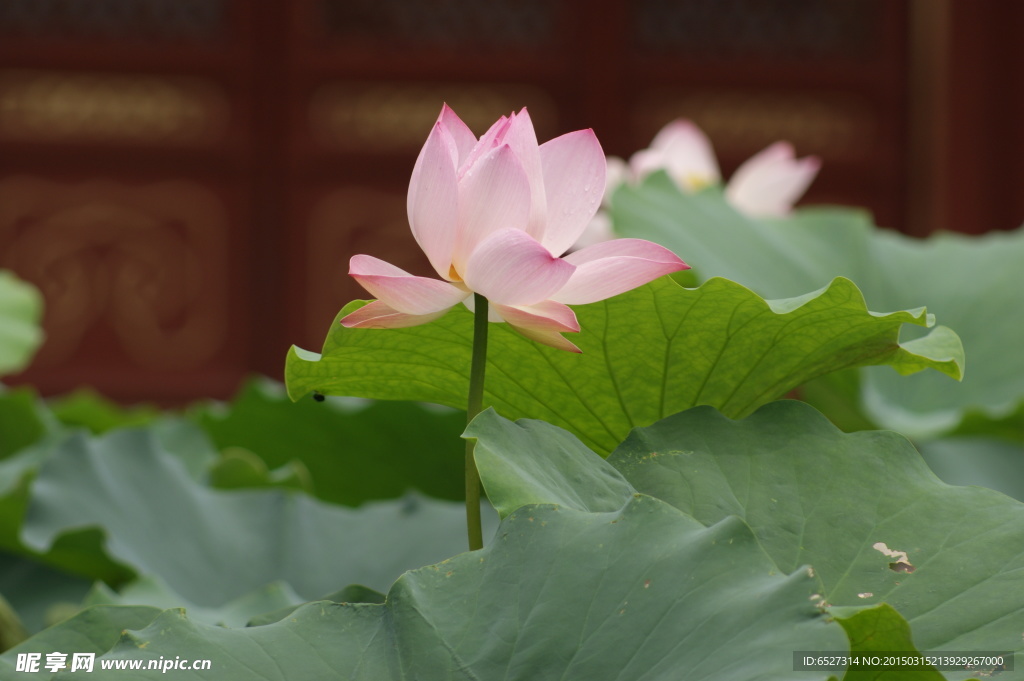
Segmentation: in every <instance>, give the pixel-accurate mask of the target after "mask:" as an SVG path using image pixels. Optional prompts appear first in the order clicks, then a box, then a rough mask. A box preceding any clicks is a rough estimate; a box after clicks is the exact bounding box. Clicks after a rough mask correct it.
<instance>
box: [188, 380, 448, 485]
mask: <svg viewBox="0 0 1024 681" xmlns="http://www.w3.org/2000/svg"><path fill="white" fill-rule="evenodd" d="M463 406H464V405H463ZM193 417H194V418H195V419H196V420H197V422H198V423H199V424H200V425H201V426H202V428H203V430H205V431H206V432H207V433H208V434H209V436H210V438H211V439H212V440H213V441H214V443H215V444H216V445H217V447H218V448H220V449H227V448H229V447H241V448H244V449H247V450H249V451H251V452H253V453H254V454H256V455H257V456H259V457H260V458H261V459H262V460H263V461H264V462H265V463H266V465H267V466H268V467H269V468H280V467H282V466H287V465H288V464H289V463H290V462H291V461H293V460H298V461H301V462H302V464H304V465H305V467H306V468H307V469H308V470H309V472H310V475H311V477H312V480H313V489H314V493H315V494H316V495H317V496H318V497H320V498H321V499H325V500H327V501H333V502H335V503H341V504H348V505H358V504H361V503H363V502H365V501H368V500H371V499H388V498H394V497H399V496H401V495H403V494H404V493H405V492H406V491H408V490H409V489H418V490H420V491H421V492H423V493H424V494H427V495H428V496H432V497H434V498H441V499H453V500H458V499H460V498H464V497H463V496H462V495H464V494H465V490H464V489H463V483H462V466H463V458H464V455H463V451H462V449H461V442H460V441H459V434H460V433H461V432H462V429H463V428H464V427H465V425H466V415H465V412H456V411H452V410H449V409H442V408H433V407H430V406H426V405H421V404H415V403H406V402H367V401H366V400H348V399H338V398H330V399H327V400H325V401H323V402H320V403H318V402H316V401H314V400H312V399H307V400H302V401H300V402H298V403H297V404H295V403H292V402H291V400H289V399H288V397H287V395H286V394H285V393H284V390H283V388H282V387H281V385H280V384H278V383H275V382H273V381H270V380H267V379H262V380H261V379H252V380H250V381H249V382H247V383H246V385H245V387H244V388H243V389H242V391H241V392H240V393H239V395H238V396H237V397H235V398H234V399H233V400H232V401H231V402H229V403H226V404H208V405H203V406H201V407H198V408H196V409H195V410H194V413H193ZM399 423H400V424H402V427H400V428H396V427H395V424H399Z"/></svg>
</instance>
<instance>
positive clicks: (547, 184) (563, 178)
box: [540, 130, 607, 255]
mask: <svg viewBox="0 0 1024 681" xmlns="http://www.w3.org/2000/svg"><path fill="white" fill-rule="evenodd" d="M540 160H541V167H542V168H543V170H544V190H545V193H546V194H547V213H548V215H547V225H546V227H545V228H544V236H543V238H542V239H541V240H540V241H541V243H542V244H544V245H545V246H546V247H547V249H548V250H549V251H551V253H552V254H553V255H561V254H562V253H565V252H566V251H567V250H568V249H569V247H570V246H572V245H573V244H574V243H576V240H577V239H579V238H580V234H582V233H583V230H584V229H586V227H587V224H588V223H589V222H590V219H591V218H592V217H594V213H596V212H597V209H598V206H600V205H601V199H602V198H603V196H604V189H605V173H606V167H607V163H606V161H605V158H604V151H602V149H601V143H600V142H598V141H597V136H596V135H594V131H593V130H577V131H576V132H570V133H568V134H566V135H562V136H561V137H556V138H555V139H553V140H550V141H548V142H545V143H544V144H542V145H541V146H540Z"/></svg>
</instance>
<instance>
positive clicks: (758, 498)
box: [608, 402, 1024, 679]
mask: <svg viewBox="0 0 1024 681" xmlns="http://www.w3.org/2000/svg"><path fill="white" fill-rule="evenodd" d="M608 461H609V463H611V464H612V465H613V466H615V467H616V468H617V469H618V470H619V471H621V472H622V473H623V475H624V476H625V478H626V479H627V480H629V481H630V482H631V483H632V485H633V486H634V487H635V488H636V489H638V490H640V491H641V492H643V493H645V494H651V495H654V496H656V497H658V498H659V499H663V500H665V501H666V502H668V503H670V504H672V505H673V506H675V507H677V508H679V509H681V510H682V511H684V512H685V513H688V514H691V515H693V516H694V517H695V518H697V519H698V520H700V521H701V522H703V523H705V524H709V525H710V524H714V523H717V522H719V521H720V520H721V519H722V518H725V517H728V516H739V517H741V518H743V519H744V520H745V521H746V522H747V523H749V524H750V526H751V527H752V528H753V530H754V533H755V534H756V535H757V538H758V541H759V542H760V543H761V545H762V546H763V547H764V548H765V550H766V551H767V552H768V554H769V555H770V556H772V558H773V560H774V561H775V564H776V565H778V567H779V569H780V570H782V571H783V572H790V571H792V570H794V569H796V568H797V567H798V566H800V565H811V566H812V567H813V568H814V570H815V573H816V574H817V575H818V576H819V577H820V578H821V580H822V582H823V592H822V595H823V596H824V597H825V599H826V600H827V601H828V602H829V603H830V604H832V605H836V606H843V605H850V606H856V605H872V604H877V603H883V602H884V603H888V604H890V605H892V606H893V607H895V608H896V609H897V610H898V611H899V612H900V613H901V614H902V615H903V616H904V617H905V618H906V619H907V620H908V621H909V622H910V625H911V628H912V631H913V634H914V641H915V642H916V643H917V645H918V646H919V648H920V649H922V650H925V649H932V650H935V649H941V650H1018V651H1020V650H1024V641H1022V639H1021V632H1024V602H1022V601H1021V600H1020V599H1019V598H1008V597H1007V594H1018V593H1024V504H1021V503H1019V502H1017V501H1015V500H1013V499H1010V498H1009V497H1006V496H1003V495H1002V494H999V493H997V492H993V491H991V490H987V489H982V488H977V487H951V486H948V485H946V484H944V483H942V482H940V481H939V480H938V479H937V478H936V477H935V476H934V474H933V473H932V472H931V471H930V470H929V469H928V467H927V465H926V464H925V462H924V460H923V459H922V458H921V456H920V455H919V454H918V453H917V451H916V450H915V449H914V448H913V446H912V445H911V444H910V443H909V442H908V441H907V440H906V439H905V438H903V437H902V436H900V435H897V434H895V433H891V432H871V431H865V432H859V433H852V434H844V433H841V432H840V431H839V430H837V429H836V428H835V427H834V426H832V425H831V424H830V423H829V422H828V421H827V420H826V419H825V418H824V417H823V416H821V415H820V414H818V413H817V412H816V411H814V410H813V409H812V408H811V407H808V406H807V405H804V404H802V403H799V402H778V403H773V404H769V405H767V406H765V407H763V408H762V409H760V410H759V411H757V412H756V413H755V414H753V415H752V416H750V417H749V418H747V419H745V420H743V421H732V420H729V419H727V418H725V417H724V416H721V415H720V414H717V413H715V412H714V411H713V410H711V409H708V408H704V407H702V408H697V409H693V410H690V411H687V412H684V413H682V414H677V415H675V416H672V417H670V418H668V419H665V420H664V421H662V422H660V423H658V424H656V425H655V426H652V427H650V428H643V429H638V430H636V431H634V432H633V433H632V434H631V435H630V437H629V438H628V439H627V440H626V441H625V442H624V443H623V444H622V445H621V447H620V448H619V449H618V450H616V452H615V453H614V454H613V455H612V456H611V457H610V458H609V460H608ZM900 552H903V553H905V554H906V556H905V559H904V557H902V556H900V555H899V554H900ZM904 562H906V563H907V564H908V565H910V566H912V567H907V566H905V565H900V563H904ZM951 678H954V677H951ZM1001 678H1006V679H1010V678H1014V679H1016V678H1024V669H1021V670H1019V671H1016V672H1014V673H1013V675H1007V676H1005V677H1001Z"/></svg>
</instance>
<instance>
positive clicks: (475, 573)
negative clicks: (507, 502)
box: [57, 495, 845, 681]
mask: <svg viewBox="0 0 1024 681" xmlns="http://www.w3.org/2000/svg"><path fill="white" fill-rule="evenodd" d="M817 586H818V585H817V582H816V580H815V579H814V578H813V577H812V576H810V575H809V574H808V572H807V571H806V570H799V571H797V572H796V573H795V574H793V575H791V576H788V577H787V576H783V575H780V574H778V573H777V571H776V570H775V569H774V566H773V565H772V564H771V561H770V560H769V559H768V558H767V556H766V555H765V554H764V553H763V551H762V550H761V549H760V547H759V546H758V544H757V541H756V540H755V538H754V537H753V535H752V534H751V532H750V529H749V528H748V527H747V526H746V525H745V524H744V523H743V522H742V521H740V520H738V519H736V518H731V519H727V520H724V521H723V522H721V523H718V524H717V525H715V526H713V527H708V528H705V527H703V526H701V525H700V524H699V523H697V522H695V521H694V520H693V519H692V518H689V517H687V516H685V515H684V514H682V513H680V512H679V511H678V510H676V509H674V508H672V507H670V506H668V505H667V504H665V503H663V502H661V501H658V500H656V499H652V498H650V497H646V496H643V495H638V496H636V497H630V499H629V500H628V502H627V503H626V505H625V506H624V507H622V508H621V509H619V510H617V511H614V512H605V513H587V512H580V511H575V510H572V509H568V508H561V507H557V506H550V505H545V506H531V507H523V508H522V509H520V510H519V511H517V512H515V513H513V514H511V515H509V516H508V517H507V518H505V520H504V521H503V522H502V524H501V526H500V528H499V531H498V534H497V537H496V539H495V540H494V541H493V542H491V543H490V545H489V546H487V547H486V548H485V549H483V550H481V551H477V552H472V553H465V554H462V555H459V556H456V557H455V558H452V559H450V560H448V561H445V562H443V563H440V564H438V565H433V566H429V567H426V568H422V569H419V570H415V571H413V572H409V573H407V574H405V575H403V576H402V578H401V579H399V580H398V582H396V583H395V585H394V586H393V587H392V589H391V591H390V592H389V594H388V598H387V601H386V603H384V604H382V605H372V604H358V605H339V604H336V603H327V602H320V603H311V604H309V605H306V606H304V607H302V608H300V609H298V610H297V611H295V612H294V613H293V614H292V615H291V616H289V617H286V618H285V619H283V620H281V621H279V622H276V623H273V624H268V625H265V626H259V627H250V628H245V629H224V628H218V627H211V626H207V625H201V624H198V623H196V622H194V621H192V620H191V619H190V618H188V617H187V616H186V615H185V614H184V613H182V612H180V611H167V612H165V613H164V614H163V615H161V616H160V617H159V618H158V619H157V620H156V621H154V622H153V624H152V625H150V626H149V627H148V628H146V629H144V630H142V631H140V632H128V633H126V634H125V636H124V637H122V639H121V641H120V642H119V643H118V644H117V645H116V646H114V648H113V649H112V650H111V651H110V653H108V654H107V655H105V656H104V657H103V658H102V659H103V660H131V659H158V658H159V657H160V656H164V658H165V659H167V658H170V659H174V656H175V655H180V656H184V655H187V656H188V657H190V658H193V659H195V658H200V659H209V660H211V662H212V669H211V671H209V672H206V673H202V672H191V671H178V670H175V672H174V675H175V677H176V678H182V679H200V678H217V679H222V680H225V681H232V680H234V679H238V680H240V681H241V680H244V681H266V680H270V679H295V680H305V679H315V678H339V679H340V678H344V679H366V680H367V681H385V680H387V679H394V680H396V681H397V680H401V679H413V678H415V679H421V680H424V681H429V680H430V679H445V680H450V679H466V680H467V681H468V680H470V679H530V680H531V681H545V680H547V679H551V680H555V679H558V680H565V681H573V680H579V681H584V680H585V681H591V680H592V679H615V678H617V679H648V680H650V681H661V680H665V681H677V680H678V679H680V678H686V679H688V680H690V681H705V680H710V679H721V680H722V681H726V680H728V681H735V680H736V679H765V680H768V679H796V678H800V679H825V678H827V674H825V673H810V672H800V673H794V672H793V656H792V651H793V650H798V649H801V648H802V647H804V646H806V647H808V648H810V649H816V650H822V649H826V650H827V649H831V650H842V649H844V646H845V635H844V634H843V632H842V630H841V628H840V627H838V626H836V625H835V624H833V623H830V622H829V620H828V618H826V617H825V616H824V615H823V614H822V613H821V611H820V610H818V609H817V608H816V607H815V606H814V604H813V603H812V601H811V600H810V598H809V597H810V595H811V594H812V593H813V592H814V591H815V589H817ZM99 665H100V661H98V662H97V666H99ZM124 674H125V672H114V671H111V672H108V673H106V674H104V673H102V672H99V671H97V672H94V673H93V675H94V678H97V679H106V678H110V679H114V678H125V676H124ZM159 674H160V673H159V672H155V671H151V672H148V673H147V672H139V673H136V674H132V675H131V676H130V677H128V678H133V679H148V678H157V677H159ZM57 678H61V677H59V676H58V677H57Z"/></svg>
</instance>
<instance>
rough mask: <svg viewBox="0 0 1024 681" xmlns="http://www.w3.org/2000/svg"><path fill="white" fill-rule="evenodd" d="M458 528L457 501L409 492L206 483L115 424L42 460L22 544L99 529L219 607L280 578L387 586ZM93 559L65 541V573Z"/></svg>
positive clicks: (453, 540)
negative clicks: (383, 497) (357, 496)
mask: <svg viewBox="0 0 1024 681" xmlns="http://www.w3.org/2000/svg"><path fill="white" fill-rule="evenodd" d="M97 528H98V529H97ZM464 528H465V519H464V509H463V508H462V506H461V505H460V504H456V503H452V502H442V501H435V500H430V499H425V498H421V497H416V496H409V497H406V498H404V499H402V500H397V501H391V502H380V503H374V504H367V505H365V506H363V507H360V508H358V509H349V508H343V507H338V506H334V505H331V504H327V503H324V502H321V501H319V500H316V499H313V498H311V497H309V496H307V495H305V494H302V493H297V492H291V491H285V490H280V489H273V490H216V489H210V488H209V487H205V486H203V485H202V484H200V483H199V482H197V481H196V480H195V479H194V478H193V476H192V475H191V474H190V473H189V472H188V471H187V470H186V468H185V466H184V464H183V463H182V460H181V459H180V458H179V457H177V456H175V455H174V454H171V453H170V452H168V451H166V450H165V449H164V448H163V447H161V446H160V442H159V440H158V439H157V438H156V437H155V436H154V435H153V434H152V433H151V432H149V431H140V430H123V431H114V432H112V433H109V434H108V435H105V436H103V437H101V438H94V439H90V438H87V437H85V436H84V435H78V436H75V437H72V438H69V439H68V440H66V441H65V442H64V443H62V444H61V445H60V446H59V447H58V448H57V449H56V451H54V452H53V453H52V454H51V455H50V456H49V457H48V459H47V460H46V461H45V462H44V463H43V464H42V465H41V467H40V469H39V471H38V473H37V475H36V479H35V482H34V483H33V484H32V486H31V494H30V502H29V507H28V511H27V513H26V517H25V521H24V525H23V527H22V540H23V541H24V543H25V544H26V545H27V546H28V547H30V548H32V549H34V550H36V551H40V552H42V551H47V550H49V549H50V548H51V546H61V542H62V541H64V540H65V539H66V538H67V537H69V536H71V537H74V536H76V534H77V533H80V532H91V533H93V534H97V533H98V534H100V536H102V537H103V538H104V552H103V555H107V556H109V557H110V558H111V559H113V560H115V561H117V562H118V563H120V564H123V565H125V566H129V567H131V568H132V569H133V570H134V571H135V572H137V573H139V574H154V575H159V576H160V577H162V578H163V580H164V581H165V582H166V583H167V585H168V586H169V587H170V588H172V589H173V590H174V591H176V592H177V593H179V594H181V595H182V596H183V597H184V598H187V599H188V600H189V601H190V602H192V603H197V604H200V605H203V606H219V605H222V604H223V603H225V602H227V601H229V600H231V599H234V598H237V597H239V596H242V595H244V594H246V593H248V592H250V591H252V590H253V589H256V588H258V587H260V586H263V585H265V584H268V583H271V582H274V581H278V580H284V581H286V582H288V583H289V584H290V585H291V586H292V587H293V588H294V589H295V590H296V591H297V592H298V593H299V594H301V595H302V596H303V597H305V598H314V597H317V596H320V595H321V594H324V593H329V592H331V591H334V590H336V589H338V588H340V587H341V586H344V585H346V584H350V583H362V584H366V585H368V586H371V587H374V588H378V589H383V588H387V586H388V585H389V584H391V582H392V581H393V580H394V579H395V578H396V577H398V575H399V574H401V573H402V572H403V571H404V570H407V569H410V568H413V567H417V566H420V565H423V564H425V563H430V562H434V561H437V560H440V559H442V558H444V557H446V556H449V555H452V554H454V553H456V552H457V551H459V550H461V549H462V548H463V547H464V545H465V544H464V542H465V529H464ZM65 548H67V547H65ZM95 554H96V547H95V546H92V545H87V546H84V547H79V551H78V552H77V553H75V552H74V551H72V550H71V549H70V548H67V550H66V552H65V554H64V555H63V556H62V558H61V560H60V561H59V563H58V564H59V565H60V566H61V567H64V568H66V569H69V570H75V569H76V568H77V567H78V565H79V564H80V563H81V562H82V561H84V560H85V559H87V558H89V557H94V556H95Z"/></svg>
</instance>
